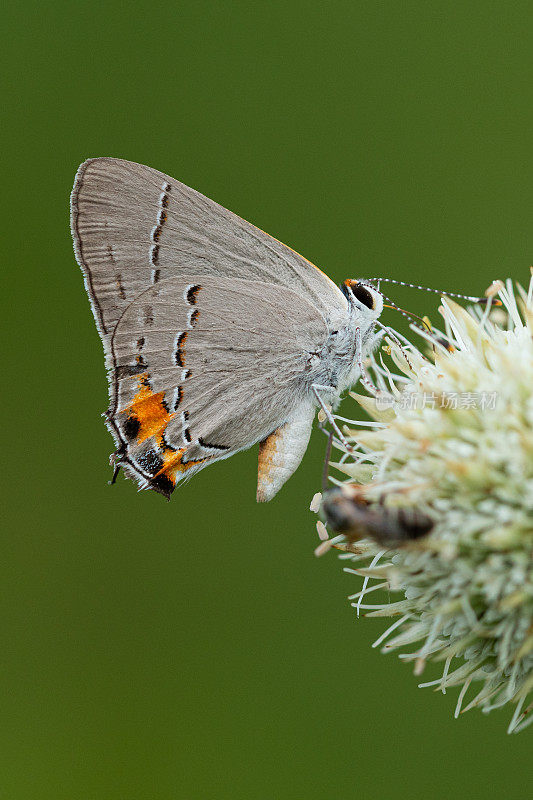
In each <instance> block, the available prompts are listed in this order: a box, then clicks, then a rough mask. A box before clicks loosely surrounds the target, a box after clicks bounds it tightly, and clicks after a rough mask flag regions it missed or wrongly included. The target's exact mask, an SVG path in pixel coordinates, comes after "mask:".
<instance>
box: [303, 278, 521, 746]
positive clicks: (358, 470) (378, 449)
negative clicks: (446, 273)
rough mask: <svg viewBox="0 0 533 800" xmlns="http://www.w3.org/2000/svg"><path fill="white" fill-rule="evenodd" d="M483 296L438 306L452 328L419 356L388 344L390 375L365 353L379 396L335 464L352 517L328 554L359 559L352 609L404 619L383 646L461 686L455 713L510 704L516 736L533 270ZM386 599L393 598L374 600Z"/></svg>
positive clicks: (430, 335)
mask: <svg viewBox="0 0 533 800" xmlns="http://www.w3.org/2000/svg"><path fill="white" fill-rule="evenodd" d="M496 292H498V293H499V297H500V298H501V302H502V307H501V308H499V309H494V307H492V308H491V297H492V295H494V294H495V293H496ZM488 294H489V302H488V304H487V306H486V307H485V308H483V309H480V308H479V307H477V308H473V309H470V310H468V311H467V310H465V309H464V308H462V307H461V306H459V305H457V304H456V303H455V302H453V301H451V300H449V299H446V298H442V306H441V308H440V309H439V310H440V312H441V314H442V316H443V318H444V330H443V331H442V332H441V331H437V330H436V329H434V328H431V330H429V329H428V331H427V332H422V331H419V332H420V333H421V335H422V337H423V338H424V339H425V341H424V342H422V343H421V348H420V349H417V348H415V347H413V346H412V345H410V344H408V343H407V344H406V345H405V346H403V345H401V344H400V343H399V341H398V339H396V340H394V339H388V340H387V343H386V348H385V349H386V350H387V352H388V353H389V354H390V357H391V358H392V361H393V363H394V364H395V367H396V370H395V372H392V371H391V370H390V369H389V368H388V367H387V366H386V364H385V361H384V359H383V357H382V355H380V356H379V357H373V358H372V359H371V363H370V365H369V369H370V370H371V372H372V374H373V377H374V382H375V383H376V385H377V386H378V388H379V389H380V393H379V394H378V396H376V397H371V396H359V395H355V394H354V395H352V396H353V397H354V398H355V399H356V400H357V401H358V402H359V404H360V405H361V406H362V407H363V408H364V409H365V410H366V411H367V412H368V413H369V415H370V416H371V417H372V421H359V422H356V421H354V422H351V423H349V424H348V425H347V426H346V427H345V428H344V433H345V435H346V437H347V440H348V442H350V444H351V445H352V447H351V448H348V449H346V448H344V447H343V445H342V443H341V442H336V446H337V448H338V449H339V450H340V451H341V457H340V459H339V460H338V461H337V462H336V463H335V464H333V466H334V468H335V469H336V470H337V471H340V472H341V473H343V474H344V476H346V477H347V480H345V482H344V484H341V481H339V480H338V479H336V478H335V477H333V476H330V479H331V480H332V481H333V482H334V483H336V484H337V485H339V486H341V488H340V489H338V490H337V493H336V494H334V495H333V496H330V498H329V500H328V501H327V502H326V503H325V504H324V505H323V507H324V510H325V513H326V519H328V518H329V520H330V521H332V522H333V523H335V521H336V518H335V509H337V511H338V508H339V500H340V498H341V497H342V498H343V502H344V503H346V502H348V503H350V502H352V503H354V504H355V505H354V512H356V513H355V515H354V519H355V521H354V522H353V524H352V527H351V529H350V530H349V531H348V532H347V533H345V534H343V535H341V536H339V537H337V538H336V539H333V540H331V539H330V540H329V542H323V544H322V545H321V546H320V548H321V549H325V548H326V547H327V546H328V544H330V543H332V542H333V543H335V544H336V546H337V547H339V548H340V549H341V550H343V551H344V552H343V554H342V555H341V557H342V558H344V559H346V560H347V561H349V562H355V563H352V564H350V566H349V567H347V571H348V572H351V573H354V574H355V575H358V576H362V577H363V578H364V581H363V585H362V588H361V589H360V590H359V591H357V592H356V593H355V594H354V595H352V598H351V599H352V601H353V605H354V606H356V608H357V612H358V613H359V611H360V610H365V611H368V612H369V613H368V614H367V616H371V617H385V616H390V617H395V618H396V619H395V620H394V622H393V624H392V625H391V626H390V627H389V628H388V629H387V630H386V631H385V632H384V633H382V635H381V636H380V637H379V638H378V639H377V641H376V642H375V644H374V646H378V645H382V651H383V652H387V651H392V650H399V651H400V658H401V659H402V660H404V661H413V662H414V664H415V674H421V672H422V670H423V669H424V667H425V665H426V662H429V661H434V662H438V663H439V665H440V670H439V675H438V677H436V678H435V679H433V680H428V681H426V682H425V683H421V684H420V685H421V686H433V687H435V688H436V689H437V690H441V691H442V692H443V693H445V692H446V690H447V689H448V688H449V687H460V692H459V697H458V701H457V707H456V716H457V715H458V714H459V713H460V711H461V710H463V711H466V710H468V709H470V708H473V707H476V706H477V707H480V708H481V709H482V710H483V711H486V712H487V711H490V710H491V709H493V708H499V707H501V706H504V705H505V704H507V703H513V704H514V705H515V708H514V713H513V715H512V719H511V722H510V725H509V732H516V731H519V730H521V729H522V728H524V727H526V725H527V724H528V723H529V722H531V721H532V720H533V713H531V714H528V711H529V710H530V709H532V707H533V703H531V695H532V693H533V394H532V388H533V297H532V295H533V276H532V279H531V282H530V286H529V291H528V292H526V291H525V290H524V289H522V287H520V286H519V287H518V289H517V292H516V293H515V291H514V290H513V286H512V283H511V281H507V282H506V284H505V285H504V284H501V282H498V283H496V284H493V287H491V290H489V292H488ZM315 507H316V501H315ZM413 514H414V515H418V518H417V519H418V522H419V521H420V519H421V520H422V524H423V530H422V529H420V526H419V525H418V527H417V530H418V531H419V532H420V530H422V534H420V535H417V536H414V535H412V536H411V535H410V530H412V527H411V525H412V523H411V522H410V520H412V519H414V517H413V516H412V515H413ZM369 515H371V516H369ZM410 515H411V516H410ZM337 516H338V515H337ZM370 519H372V521H373V522H372V525H373V527H372V525H370V522H369V520H370ZM337 522H338V519H337ZM417 524H418V523H417ZM337 527H339V526H338V525H337ZM340 527H342V525H341V526H340ZM344 528H346V523H344ZM387 531H388V533H389V534H390V535H388V538H387V535H386V534H387ZM391 531H392V534H394V535H392V534H391ZM380 532H381V535H380ZM391 537H392V538H391ZM322 538H324V531H322ZM372 581H377V583H374V584H372V583H371V582H372ZM383 589H387V590H388V591H389V592H391V591H392V592H393V593H397V598H394V597H393V599H392V601H391V600H390V599H386V600H384V601H383V602H374V603H369V602H368V601H367V600H366V595H367V594H368V593H369V592H370V591H374V590H375V591H378V592H379V591H380V590H383ZM374 596H377V597H379V594H378V595H374ZM389 598H390V595H389Z"/></svg>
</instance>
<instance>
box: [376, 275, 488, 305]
mask: <svg viewBox="0 0 533 800" xmlns="http://www.w3.org/2000/svg"><path fill="white" fill-rule="evenodd" d="M365 281H368V282H369V283H377V284H378V285H379V284H380V283H381V282H383V283H394V284H396V286H406V287H407V288H408V289H420V290H421V291H422V292H433V293H434V294H441V295H442V294H443V295H445V296H447V297H457V298H459V299H460V300H469V301H470V302H471V303H481V304H482V305H483V304H485V303H488V302H489V300H490V298H489V297H473V296H472V295H469V294H460V293H459V292H445V291H443V290H441V289H432V288H430V287H429V286H421V285H420V284H418V283H407V282H406V281H398V280H396V279H395V278H365ZM492 304H493V305H495V306H501V305H502V302H501V300H494V299H493V300H492Z"/></svg>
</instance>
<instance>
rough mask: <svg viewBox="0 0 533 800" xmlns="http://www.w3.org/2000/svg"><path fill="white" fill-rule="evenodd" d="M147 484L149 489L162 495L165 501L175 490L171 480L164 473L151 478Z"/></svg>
mask: <svg viewBox="0 0 533 800" xmlns="http://www.w3.org/2000/svg"><path fill="white" fill-rule="evenodd" d="M149 483H150V488H151V489H155V491H156V492H159V493H160V494H162V495H164V496H165V497H166V498H167V500H170V495H171V494H172V492H173V491H174V489H175V488H176V487H175V485H174V483H173V482H172V480H171V479H170V478H169V477H168V476H167V475H165V473H164V472H162V473H161V475H157V476H156V477H155V478H152V479H151V480H150V481H149Z"/></svg>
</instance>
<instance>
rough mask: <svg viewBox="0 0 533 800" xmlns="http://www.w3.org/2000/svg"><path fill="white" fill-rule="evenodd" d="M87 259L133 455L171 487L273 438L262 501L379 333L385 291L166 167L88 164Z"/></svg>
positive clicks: (78, 214)
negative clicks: (299, 247) (342, 275)
mask: <svg viewBox="0 0 533 800" xmlns="http://www.w3.org/2000/svg"><path fill="white" fill-rule="evenodd" d="M71 229H72V236H73V241H74V250H75V254H76V259H77V261H78V263H79V265H80V267H81V269H82V272H83V275H84V278H85V288H86V290H87V293H88V295H89V299H90V302H91V307H92V311H93V314H94V318H95V320H96V325H97V328H98V332H99V334H100V337H101V339H102V342H103V346H104V352H105V359H106V367H107V370H108V378H109V397H110V404H109V409H108V411H107V412H106V414H105V418H106V423H107V426H108V428H109V430H110V432H111V433H112V435H113V437H114V439H115V443H116V448H117V449H116V451H115V453H114V454H113V455H112V457H111V458H112V462H113V463H114V464H115V475H114V478H115V477H116V472H117V471H118V468H119V467H120V466H122V467H123V468H124V470H125V473H126V474H127V476H128V477H133V478H134V479H135V480H136V481H137V483H138V484H139V486H140V487H141V488H147V489H153V490H155V491H156V492H159V493H161V494H163V495H164V496H166V497H167V498H170V495H171V494H172V492H173V491H174V489H175V487H176V486H177V485H178V484H179V483H180V481H182V480H184V479H186V478H189V477H191V476H192V475H194V474H195V473H196V472H198V471H199V470H201V469H203V468H204V467H206V466H208V465H209V464H212V463H213V462H215V461H220V460H222V459H224V458H229V457H230V456H232V455H233V454H234V453H237V452H238V451H240V450H245V449H247V448H249V447H251V446H252V445H254V444H257V443H259V464H258V481H257V500H258V501H268V500H270V499H271V498H272V497H274V495H275V494H276V493H277V492H278V491H279V489H280V488H281V486H282V485H283V484H284V483H285V481H286V480H287V479H288V478H289V477H290V476H291V475H292V474H293V472H294V471H295V470H296V469H297V467H298V465H299V464H300V461H301V459H302V457H303V455H304V453H305V450H306V449H307V445H308V442H309V438H310V434H311V428H312V424H313V420H314V417H315V415H316V411H317V408H318V407H319V406H322V407H323V408H324V409H325V410H326V412H328V411H329V408H330V407H335V406H336V405H337V404H338V402H339V399H340V396H341V394H342V392H343V391H344V390H345V389H347V388H348V387H349V386H351V385H353V384H354V383H355V382H356V381H357V379H358V378H359V377H360V375H361V373H362V363H363V359H364V358H365V356H366V355H367V354H368V353H369V352H370V350H371V349H372V348H373V347H374V346H375V344H376V342H377V340H378V339H379V338H380V335H381V334H380V332H378V330H377V327H376V322H377V320H378V318H379V316H380V314H381V312H382V309H383V299H382V297H381V294H380V293H379V292H378V291H377V290H376V289H374V288H373V287H372V286H370V285H369V284H368V283H365V282H364V281H359V280H355V279H347V280H345V281H344V282H343V283H342V284H341V285H340V287H339V286H337V285H336V284H335V283H333V281H331V280H330V278H328V277H327V276H326V275H325V274H324V273H323V272H321V270H319V269H318V268H317V267H315V266H314V265H313V264H311V263H310V262H309V261H307V260H306V259H305V258H303V257H302V256H300V255H298V253H296V252H295V251H294V250H291V249H290V248H289V247H286V246H285V245H283V244H281V242H279V241H277V240H276V239H274V238H272V237H271V236H268V235H267V234H266V233H264V232H263V231H261V230H260V229H259V228H256V227H255V226H254V225H251V224H250V223H248V222H245V221H244V220H243V219H241V218H240V217H238V216H236V215H235V214H233V213H231V212H230V211H227V210H226V209H224V208H222V207H221V206H220V205H218V204H217V203H215V202H213V201H212V200H209V199H208V198H207V197H204V196H203V195H201V194H199V193H198V192H196V191H194V190H193V189H190V188H189V187H187V186H185V185H184V184H183V183H180V182H179V181H176V180H174V179H173V178H171V177H169V176H168V175H165V174H163V173H162V172H158V171H157V170H155V169H152V168H150V167H147V166H143V165H141V164H136V163H133V162H130V161H124V160H121V159H117V158H94V159H89V160H88V161H85V162H84V163H83V164H82V165H81V166H80V167H79V169H78V172H77V174H76V179H75V183H74V188H73V190H72V195H71Z"/></svg>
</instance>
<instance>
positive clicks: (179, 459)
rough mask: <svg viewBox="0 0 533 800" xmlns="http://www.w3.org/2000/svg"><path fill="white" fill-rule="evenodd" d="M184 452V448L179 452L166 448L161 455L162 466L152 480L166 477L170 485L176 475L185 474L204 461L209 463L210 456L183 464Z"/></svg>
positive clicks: (174, 481)
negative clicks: (160, 476) (161, 476)
mask: <svg viewBox="0 0 533 800" xmlns="http://www.w3.org/2000/svg"><path fill="white" fill-rule="evenodd" d="M186 452H187V449H186V448H185V447H182V448H181V449H180V450H173V449H172V448H170V447H169V448H167V449H166V450H165V451H164V453H163V461H164V466H162V467H161V469H160V470H159V472H157V473H156V474H155V475H154V478H157V477H159V475H166V476H167V477H168V478H169V479H170V480H171V481H172V483H176V474H177V473H178V472H182V473H183V472H187V470H189V469H191V467H195V466H197V465H198V464H203V463H204V462H205V461H209V459H210V458H212V456H207V457H206V458H199V459H198V460H197V461H194V460H192V461H187V462H185V463H183V457H184V455H185V453H186Z"/></svg>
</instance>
